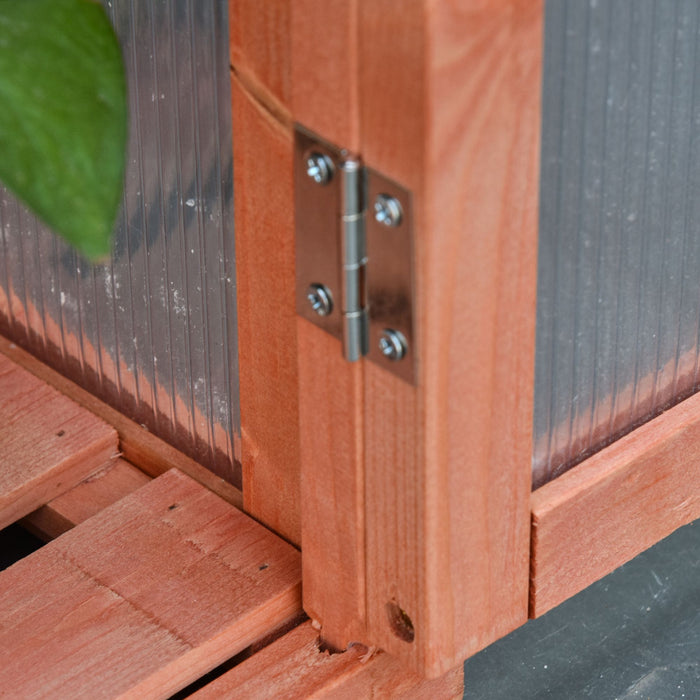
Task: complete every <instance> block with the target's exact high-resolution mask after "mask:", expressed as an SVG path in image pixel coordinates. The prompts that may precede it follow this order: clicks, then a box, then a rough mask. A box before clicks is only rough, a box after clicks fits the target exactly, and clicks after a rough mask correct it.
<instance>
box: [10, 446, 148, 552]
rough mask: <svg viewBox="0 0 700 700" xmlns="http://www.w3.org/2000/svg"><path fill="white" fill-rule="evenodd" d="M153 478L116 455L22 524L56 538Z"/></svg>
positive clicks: (44, 537) (45, 535) (36, 531)
mask: <svg viewBox="0 0 700 700" xmlns="http://www.w3.org/2000/svg"><path fill="white" fill-rule="evenodd" d="M150 480H151V478H150V477H149V476H147V475H146V474H144V473H143V472H142V471H141V470H140V469H137V468H136V467H135V466H133V465H132V464H130V463H129V462H127V461H126V460H125V459H121V458H118V459H115V460H114V461H113V462H110V463H109V464H108V465H107V466H106V467H105V468H104V469H100V471H98V472H96V473H95V474H92V475H91V476H89V477H88V478H87V479H85V481H82V482H81V483H79V484H78V485H77V486H76V487H75V488H72V489H71V490H70V491H66V493H64V494H62V495H61V496H59V497H58V498H54V499H53V500H52V501H51V502H49V503H47V504H46V505H45V506H42V507H41V508H39V509H38V510H35V511H34V512H33V513H30V514H29V515H27V516H26V517H25V518H23V519H22V525H23V526H24V527H25V528H27V529H28V530H30V531H31V532H33V533H34V534H35V535H37V536H38V537H41V538H42V539H45V540H52V539H54V538H55V537H58V536H59V535H62V534H63V533H64V532H67V531H68V530H70V529H71V528H73V527H75V526H76V525H78V524H79V523H82V522H83V521H84V520H87V519H88V518H90V517H92V516H93V515H96V514H97V513H99V512H100V511H101V510H102V509H104V508H106V507H107V506H109V505H112V503H114V502H115V501H118V500H119V499H120V498H124V497H125V496H128V495H129V494H130V493H132V492H134V491H136V490H137V489H139V488H141V487H142V486H144V485H145V484H147V483H148V482H149V481H150Z"/></svg>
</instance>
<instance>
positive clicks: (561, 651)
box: [464, 521, 700, 700]
mask: <svg viewBox="0 0 700 700" xmlns="http://www.w3.org/2000/svg"><path fill="white" fill-rule="evenodd" d="M464 672H465V674H464V675H465V686H466V689H465V693H464V697H465V698H469V699H470V700H474V699H477V698H478V699H479V700H482V699H485V700H501V698H508V699H511V698H517V699H518V700H535V698H557V699H559V698H561V699H562V700H575V699H576V698H594V699H595V700H608V699H610V700H612V699H619V700H632V699H636V698H640V699H646V698H649V699H650V700H670V699H673V700H676V699H678V698H689V699H693V700H696V699H700V521H696V522H695V523H693V524H691V525H688V526H686V527H684V528H682V529H680V530H678V531H677V532H675V533H674V534H672V535H671V536H670V537H668V538H666V539H665V540H663V541H662V542H660V543H659V544H657V545H656V546H654V547H652V548H651V549H649V550H647V551H646V552H644V553H642V554H640V555H639V556H638V557H637V558H636V559H634V560H632V561H631V562H629V563H628V564H625V565H624V566H622V567H620V568H619V569H617V570H616V571H614V572H613V573H612V574H610V575H609V576H606V577H605V578H604V579H602V580H601V581H598V583H596V584H594V585H593V586H591V587H590V588H588V589H586V590H585V591H583V592H582V593H579V594H578V595H577V596H575V597H574V598H572V599H571V600H569V601H567V602H566V603H564V604H562V605H560V606H559V607H558V608H556V609H554V610H552V611H551V612H549V613H547V614H546V615H544V616H543V617H542V618H540V619H538V620H531V621H530V622H529V623H528V624H527V625H525V626H524V627H522V628H520V629H518V630H516V631H515V632H513V633H512V634H511V635H509V636H508V637H505V638H504V639H501V640H500V641H498V642H496V643H495V644H492V645H491V646H490V647H488V648H487V649H485V650H484V651H482V652H480V653H479V654H477V655H475V656H473V657H472V658H471V659H468V660H467V662H466V663H465V665H464Z"/></svg>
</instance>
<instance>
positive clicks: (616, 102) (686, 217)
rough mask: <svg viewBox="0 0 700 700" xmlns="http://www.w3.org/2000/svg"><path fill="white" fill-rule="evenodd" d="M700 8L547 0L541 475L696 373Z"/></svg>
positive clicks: (638, 418) (685, 388)
mask: <svg viewBox="0 0 700 700" xmlns="http://www.w3.org/2000/svg"><path fill="white" fill-rule="evenodd" d="M699 18H700V3H698V2H697V1H696V0H676V1H674V2H668V0H657V1H656V2H655V1H654V0H590V1H588V0H586V1H585V2H584V1H582V0H549V1H548V2H547V9H546V23H545V36H546V41H545V65H544V96H543V127H542V128H543V131H542V136H543V145H542V174H541V212H540V246H539V287H538V308H537V361H536V384H535V425H534V432H535V450H534V460H533V483H534V485H535V486H537V485H539V484H542V483H544V482H546V481H548V480H550V479H551V478H553V477H555V476H557V475H558V474H560V473H561V472H562V471H564V470H565V469H567V468H568V467H569V466H571V465H573V464H575V463H577V462H579V461H580V460H581V459H582V458H583V457H585V456H586V455H588V454H590V453H592V452H593V451H595V450H597V449H599V448H600V447H602V446H604V445H605V444H607V443H609V442H610V441H612V440H613V439H614V438H616V437H618V436H619V435H621V434H622V433H624V432H626V431H629V430H630V429H631V428H633V427H635V426H636V425H638V424H640V423H641V422H643V421H645V420H647V419H649V418H650V417H652V416H654V415H656V414H658V413H659V412H661V411H662V410H664V409H665V408H667V407H669V406H670V405H671V404H673V403H675V402H677V401H679V400H680V399H682V398H684V397H686V396H687V395H688V394H689V393H691V392H693V391H695V390H696V388H697V387H698V382H699V374H698V331H699V328H700V198H699V197H698V196H697V193H698V192H700V49H699V48H698V47H699V46H700V33H699V27H698V22H699Z"/></svg>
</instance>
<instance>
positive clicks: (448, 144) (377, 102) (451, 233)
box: [360, 0, 543, 675]
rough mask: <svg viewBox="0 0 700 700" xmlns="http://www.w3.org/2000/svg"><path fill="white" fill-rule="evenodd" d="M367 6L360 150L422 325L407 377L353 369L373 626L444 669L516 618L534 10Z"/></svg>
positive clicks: (532, 221)
mask: <svg viewBox="0 0 700 700" xmlns="http://www.w3.org/2000/svg"><path fill="white" fill-rule="evenodd" d="M362 8H363V9H362V19H361V23H360V26H361V32H362V33H361V46H362V49H361V52H360V55H361V60H362V61H363V64H362V68H361V76H362V79H361V83H360V85H361V105H362V116H361V123H362V153H363V155H364V157H365V158H366V159H367V161H368V162H369V163H371V164H372V166H373V167H375V168H378V169H380V170H382V171H383V172H386V174H387V175H389V176H390V177H393V178H395V179H397V180H398V181H399V182H402V183H404V184H405V185H407V186H408V187H409V188H410V189H411V190H412V191H413V193H414V197H415V208H416V221H415V229H416V250H415V256H416V260H417V269H416V280H415V283H416V291H417V298H418V308H417V318H418V323H417V327H418V335H419V345H418V348H417V352H418V356H419V380H418V385H417V387H416V388H413V387H410V386H408V385H406V384H405V383H402V382H400V381H398V380H396V379H395V378H394V377H393V376H390V375H388V374H387V373H385V372H383V371H382V370H381V369H379V368H377V367H375V366H373V365H371V364H366V365H365V417H366V442H365V445H366V447H365V450H366V451H365V479H366V491H365V495H366V501H365V509H366V514H365V517H366V532H367V548H366V551H367V571H366V576H367V614H368V628H369V636H370V638H371V639H372V641H373V643H376V644H379V645H380V646H382V647H383V648H386V649H387V650H389V651H390V652H391V653H394V654H396V655H398V656H401V657H403V658H405V659H406V660H408V661H409V662H410V664H411V665H412V666H413V667H414V668H416V669H418V670H419V671H420V672H421V673H424V674H426V675H438V674H440V673H443V672H445V671H446V670H447V669H448V668H449V667H450V666H453V665H455V664H457V663H459V662H460V661H461V660H463V659H464V658H466V657H467V656H468V655H469V654H471V653H473V652H475V651H477V650H478V649H480V648H482V647H483V646H485V645H487V644H488V643H490V642H491V641H493V640H494V639H496V638H497V637H499V636H502V635H504V634H505V633H507V632H508V631H510V630H511V629H513V628H514V627H516V626H518V625H520V624H522V623H523V622H524V621H525V620H526V617H527V609H526V599H527V572H528V559H529V501H530V460H531V425H532V405H533V376H534V331H535V328H534V318H535V291H536V240H537V184H538V159H539V128H540V118H539V109H540V89H539V85H540V80H541V50H542V24H543V7H542V3H541V2H532V1H531V0H527V1H520V0H500V1H499V2H467V3H448V2H427V3H419V2H412V3H401V6H400V7H398V6H397V3H393V2H391V1H390V0H385V1H383V2H376V1H373V2H370V1H369V0H368V1H367V2H365V3H363V5H362ZM387 37H392V39H391V40H388V41H387V40H386V38H387ZM397 610H399V611H400V613H399V614H400V615H401V617H403V616H404V614H405V615H408V617H410V619H411V621H412V625H413V628H414V634H415V639H414V641H413V642H406V641H404V639H405V638H404V637H403V636H402V634H401V630H400V628H401V620H400V619H399V620H396V619H395V618H394V619H393V620H392V615H395V614H396V612H397ZM392 611H393V612H392ZM392 623H393V624H392ZM392 627H393V629H392ZM397 627H398V628H399V629H398V630H397V629H396V628H397Z"/></svg>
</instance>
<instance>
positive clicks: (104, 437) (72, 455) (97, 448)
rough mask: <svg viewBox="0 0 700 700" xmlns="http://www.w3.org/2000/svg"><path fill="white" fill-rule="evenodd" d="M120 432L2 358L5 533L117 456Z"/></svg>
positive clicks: (0, 499)
mask: <svg viewBox="0 0 700 700" xmlns="http://www.w3.org/2000/svg"><path fill="white" fill-rule="evenodd" d="M117 452H118V443H117V434H116V432H115V431H114V430H113V429H112V428H111V427H110V426H109V425H107V424H106V423H105V422H104V421H102V420H100V419H99V418H98V417H96V416H94V415H92V414H91V413H90V412H89V411H86V410H85V409H84V408H81V407H80V406H78V405H77V404H76V403H74V402H73V401H71V400H70V399H68V398H66V397H65V396H63V395H62V394H61V393H59V392H58V391H56V389H54V388H53V387H51V386H49V385H48V384H46V383H45V382H43V381H41V380H40V379H38V378H37V377H35V376H33V375H32V374H30V373H29V372H27V371H26V370H24V369H23V368H21V367H20V366H18V365H17V364H15V363H14V362H12V361H11V360H10V359H8V358H7V357H5V356H3V355H0V528H3V527H6V526H7V525H9V524H10V523H12V522H14V521H15V520H17V519H19V518H21V517H22V516H24V515H27V513H30V512H31V511H33V510H35V509H36V508H37V507H38V506H41V505H43V504H44V503H46V502H48V501H50V500H51V499H53V498H54V497H56V496H58V495H59V494H61V493H63V492H65V491H67V490H69V489H71V488H72V487H73V486H75V485H76V484H78V483H79V482H80V481H82V480H83V479H85V478H86V477H87V476H88V475H90V474H91V473H93V472H95V471H97V470H98V469H100V468H101V467H102V466H103V465H105V464H106V463H108V462H109V461H110V460H112V459H114V458H115V457H116V456H117Z"/></svg>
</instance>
